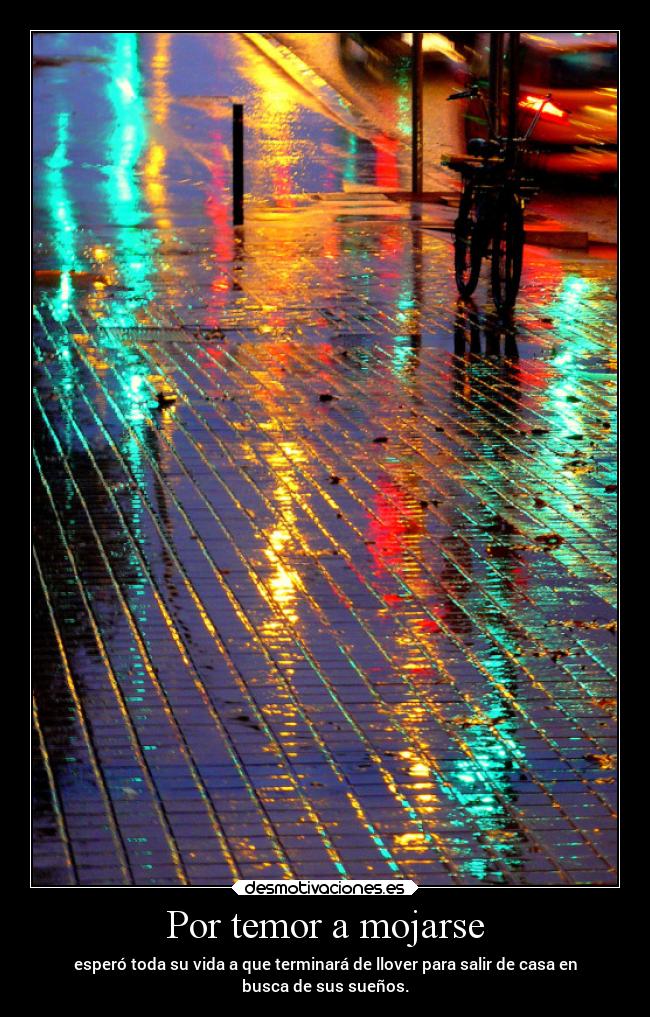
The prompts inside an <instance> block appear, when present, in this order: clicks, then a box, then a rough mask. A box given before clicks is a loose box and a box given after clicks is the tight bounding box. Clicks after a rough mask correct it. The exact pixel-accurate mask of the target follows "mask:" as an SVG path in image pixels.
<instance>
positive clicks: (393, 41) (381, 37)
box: [340, 32, 469, 66]
mask: <svg viewBox="0 0 650 1017" xmlns="http://www.w3.org/2000/svg"><path fill="white" fill-rule="evenodd" d="M455 34H456V35H459V34H463V33H455ZM422 35H423V38H422V56H423V59H424V60H425V61H426V62H429V61H445V62H448V63H451V64H453V65H457V66H460V65H462V64H463V63H464V61H463V57H462V55H461V52H460V47H457V46H456V40H455V39H452V38H450V36H449V35H448V34H447V33H443V32H423V33H422ZM468 40H469V33H468ZM340 43H341V49H342V50H343V53H344V54H346V55H347V56H348V57H351V58H352V59H357V60H360V61H367V60H368V59H375V60H378V61H380V62H388V63H393V62H394V61H396V60H398V59H400V58H404V57H410V55H411V47H412V45H413V33H412V32H341V34H340Z"/></svg>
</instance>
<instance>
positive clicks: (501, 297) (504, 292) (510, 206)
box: [492, 194, 524, 311]
mask: <svg viewBox="0 0 650 1017" xmlns="http://www.w3.org/2000/svg"><path fill="white" fill-rule="evenodd" d="M523 260H524V209H523V202H522V200H521V198H520V197H519V196H518V195H516V194H509V195H507V196H506V198H505V200H504V201H503V202H502V203H501V204H500V206H499V208H498V210H497V215H496V218H495V221H494V233H493V236H492V298H493V300H494V303H495V305H496V308H497V310H499V311H503V310H508V309H510V308H511V307H514V304H515V301H516V299H517V294H518V292H519V283H520V281H521V268H522V264H523Z"/></svg>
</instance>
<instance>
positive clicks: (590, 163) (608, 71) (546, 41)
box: [465, 32, 618, 175]
mask: <svg viewBox="0 0 650 1017" xmlns="http://www.w3.org/2000/svg"><path fill="white" fill-rule="evenodd" d="M489 38H490V37H489V34H488V33H478V34H477V36H476V39H475V44H474V49H473V53H472V55H471V56H470V58H469V76H470V78H471V79H473V80H481V79H483V80H485V81H486V80H487V72H488V62H489ZM505 79H506V88H507V73H506V75H505ZM519 81H520V87H519V103H518V109H519V114H520V116H519V123H518V130H519V132H520V133H523V132H525V130H526V128H527V127H528V126H529V124H530V122H531V120H532V118H533V116H534V115H535V113H536V111H537V110H538V109H539V106H540V104H541V102H542V99H543V97H544V96H546V95H548V93H550V94H551V100H550V102H548V104H547V105H545V107H544V109H543V111H542V114H541V116H540V119H539V121H538V123H537V126H536V127H535V131H534V134H533V136H532V138H531V141H530V150H531V153H532V155H531V159H530V161H531V163H532V164H533V165H534V166H535V168H538V169H542V170H548V171H550V172H560V173H582V174H588V175H607V174H611V173H615V172H616V169H617V152H618V116H617V113H618V110H617V105H618V100H617V94H618V37H617V33H616V32H548V33H534V32H522V33H521V64H520V78H519ZM507 106H508V103H507V97H506V98H505V99H504V104H503V108H504V111H505V110H506V109H507ZM465 125H466V136H467V138H468V140H469V138H471V137H481V136H482V137H485V136H486V133H487V125H486V122H485V115H484V112H483V109H482V107H481V106H480V104H479V103H478V102H476V101H474V102H472V103H471V104H470V105H469V108H468V109H467V112H466V117H465ZM501 126H502V130H503V131H505V113H504V122H503V123H502V125H501Z"/></svg>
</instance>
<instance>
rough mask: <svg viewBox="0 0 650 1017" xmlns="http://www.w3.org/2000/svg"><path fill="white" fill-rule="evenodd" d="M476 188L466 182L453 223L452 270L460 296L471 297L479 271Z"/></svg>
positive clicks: (478, 228)
mask: <svg viewBox="0 0 650 1017" xmlns="http://www.w3.org/2000/svg"><path fill="white" fill-rule="evenodd" d="M478 222H479V207H478V188H477V187H476V185H475V184H473V183H470V182H468V183H466V184H465V187H464V188H463V193H462V195H461V199H460V204H459V206H458V218H457V219H456V222H455V223H454V270H455V275H456V286H457V288H458V292H459V293H460V295H461V297H463V298H466V297H471V295H472V293H473V292H474V290H475V289H476V285H477V283H478V277H479V275H480V272H481V256H482V252H481V250H480V247H481V243H480V227H479V225H478Z"/></svg>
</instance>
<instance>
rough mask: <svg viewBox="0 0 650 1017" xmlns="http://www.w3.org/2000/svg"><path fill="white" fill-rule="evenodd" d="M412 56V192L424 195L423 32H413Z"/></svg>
mask: <svg viewBox="0 0 650 1017" xmlns="http://www.w3.org/2000/svg"><path fill="white" fill-rule="evenodd" d="M411 54H412V74H413V89H412V98H411V119H412V124H411V190H412V191H413V194H422V133H423V118H422V81H423V77H424V64H423V60H422V32H413V46H412V47H411Z"/></svg>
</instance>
